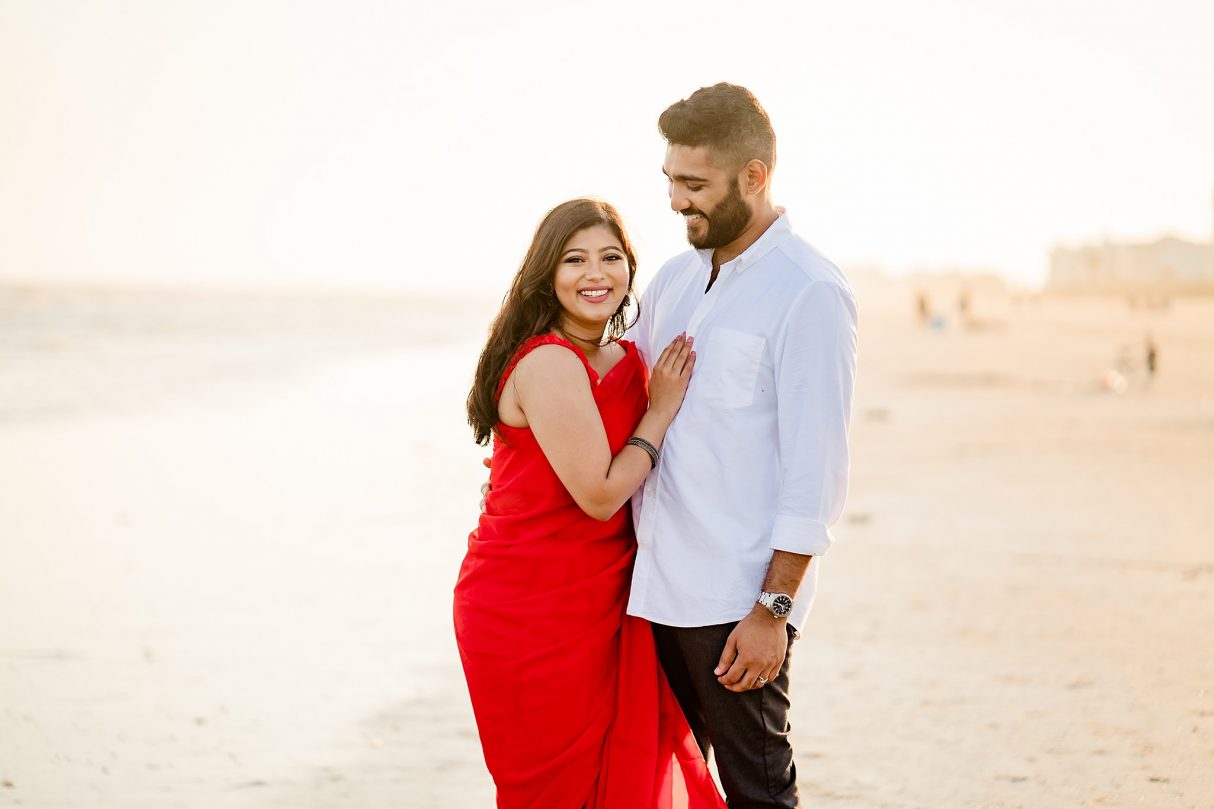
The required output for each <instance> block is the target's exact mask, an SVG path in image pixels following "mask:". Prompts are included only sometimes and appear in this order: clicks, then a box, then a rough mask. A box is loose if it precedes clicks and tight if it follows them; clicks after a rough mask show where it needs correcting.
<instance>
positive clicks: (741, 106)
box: [658, 82, 776, 171]
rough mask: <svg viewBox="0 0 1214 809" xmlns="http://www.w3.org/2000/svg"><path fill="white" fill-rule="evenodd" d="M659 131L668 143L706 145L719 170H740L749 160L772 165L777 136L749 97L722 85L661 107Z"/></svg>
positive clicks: (735, 87)
mask: <svg viewBox="0 0 1214 809" xmlns="http://www.w3.org/2000/svg"><path fill="white" fill-rule="evenodd" d="M658 130H659V131H660V132H661V133H662V137H664V138H665V139H666V142H667V143H670V144H678V145H680V146H707V147H708V148H709V149H710V150H711V151H712V152H713V153H714V155H715V160H714V162H715V163H717V164H718V166H720V167H721V168H725V169H728V170H730V171H740V170H741V168H742V166H744V165H746V163H747V162H749V161H751V160H762V161H763V163H764V164H766V166H767V168H768V169H769V170H772V169H775V167H776V133H775V132H774V131H773V130H772V128H771V119H770V118H768V117H767V112H766V111H765V110H764V109H763V105H761V104H760V103H759V99H757V98H755V96H754V93H752V92H750V91H749V90H747V89H746V88H745V87H742V86H740V85H737V84H728V83H726V82H721V83H719V84H714V85H713V86H711V87H701V88H700V89H699V90H696V91H695V92H694V93H692V94H691V95H690V96H689V97H687V98H685V99H683V100H682V101H676V102H675V103H673V104H671V105H670V106H669V107H667V108H666V111H665V112H663V113H662V115H661V117H660V118H658Z"/></svg>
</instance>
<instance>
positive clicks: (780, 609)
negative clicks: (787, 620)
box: [771, 595, 792, 618]
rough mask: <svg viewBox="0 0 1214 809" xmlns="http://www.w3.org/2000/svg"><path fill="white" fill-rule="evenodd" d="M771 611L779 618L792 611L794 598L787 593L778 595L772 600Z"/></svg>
mask: <svg viewBox="0 0 1214 809" xmlns="http://www.w3.org/2000/svg"><path fill="white" fill-rule="evenodd" d="M771 611H772V612H773V613H774V614H775V616H776V617H777V618H783V617H784V616H785V615H788V613H790V612H792V599H791V598H789V597H788V596H786V595H778V596H776V597H775V598H774V599H773V600H772V602H771Z"/></svg>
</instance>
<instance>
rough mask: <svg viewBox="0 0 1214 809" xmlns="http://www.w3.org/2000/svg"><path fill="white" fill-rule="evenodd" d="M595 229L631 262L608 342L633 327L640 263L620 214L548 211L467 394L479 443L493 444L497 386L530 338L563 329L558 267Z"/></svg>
mask: <svg viewBox="0 0 1214 809" xmlns="http://www.w3.org/2000/svg"><path fill="white" fill-rule="evenodd" d="M595 225H606V226H607V227H609V228H611V230H612V231H613V232H614V233H615V235H616V237H617V238H619V240H620V247H622V248H624V255H625V257H626V258H627V259H628V293H627V294H626V295H625V296H624V300H623V302H621V303H620V308H619V309H617V310H616V311H615V313H614V314H613V315H612V316H611V319H610V320H609V321H608V322H607V337H608V339H609V340H618V339H620V338H621V337H623V336H624V332H625V331H626V330H627V328H628V326H629V325H631V324H628V323H626V322H625V317H626V316H625V310H626V309H627V308H628V304H629V303H630V301H631V300H632V282H633V279H635V278H636V267H637V262H636V255H635V254H634V253H633V252H632V242H631V241H629V239H628V233H627V231H625V230H624V222H623V221H622V220H621V219H620V214H619V211H617V210H616V209H615V208H614V207H613V206H612V205H610V204H609V203H606V202H603V201H602V200H598V199H573V200H569V201H568V202H562V203H561V204H560V205H558V206H556V207H555V208H553V209H552V210H551V211H549V212H548V214H547V215H546V216H545V217H544V219H543V220H542V221H541V222H540V224H539V227H537V228H536V229H535V236H534V237H533V238H532V239H531V247H530V248H528V249H527V256H526V257H525V258H524V259H523V263H522V265H521V266H520V267H519V269H518V273H516V274H515V276H514V282H513V283H512V284H511V285H510V291H509V292H507V293H506V297H505V298H504V299H503V300H502V309H501V311H500V312H498V314H497V317H496V318H494V320H493V325H492V326H490V327H489V340H488V341H487V342H486V343H485V348H484V350H483V351H481V358H480V361H479V362H478V363H477V365H476V377H475V379H474V380H473V383H472V391H471V392H470V393H469V394H468V424H469V425H471V426H472V433H473V435H474V436H475V437H476V443H478V444H487V443H489V437H490V436H491V435H492V434H493V432H494V431H495V430H496V429H497V423H498V416H497V386H498V381H499V380H500V379H501V378H502V374H503V373H505V372H506V366H507V365H509V364H510V360H511V359H512V358H513V357H514V354H515V352H517V351H518V349H519V347H520V346H522V344H523V343H524V342H525V341H526V340H527V339H528V338H530V337H534V336H535V335H537V334H545V333H547V332H549V331H551V330H552V329H553V328H554V327H556V326H558V325H560V321H561V312H562V309H561V304H560V301H558V300H557V297H556V290H555V289H554V288H553V278H554V277H555V275H556V267H557V262H558V261H559V260H560V258H561V254H562V253H563V252H564V250H565V245H566V244H568V243H569V240H570V239H572V238H573V236H574V235H575V234H577V233H579V232H580V231H583V230H585V229H586V228H590V227H594V226H595Z"/></svg>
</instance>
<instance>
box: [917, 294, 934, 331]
mask: <svg viewBox="0 0 1214 809" xmlns="http://www.w3.org/2000/svg"><path fill="white" fill-rule="evenodd" d="M915 309H916V311H917V312H918V313H919V325H920V326H927V325H928V324H930V323H931V320H932V304H931V301H930V300H928V297H927V293H926V292H924V291H923V290H919V292H918V293H917V294H916V295H915Z"/></svg>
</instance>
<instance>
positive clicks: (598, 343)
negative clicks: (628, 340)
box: [556, 326, 612, 348]
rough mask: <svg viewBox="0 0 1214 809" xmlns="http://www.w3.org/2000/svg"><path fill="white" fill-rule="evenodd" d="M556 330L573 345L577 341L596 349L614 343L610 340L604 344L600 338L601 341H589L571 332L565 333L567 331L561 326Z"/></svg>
mask: <svg viewBox="0 0 1214 809" xmlns="http://www.w3.org/2000/svg"><path fill="white" fill-rule="evenodd" d="M556 330H557V331H559V332H560V333H561V336H562V337H564V338H565V339H566V340H568V341H569V342H571V343H572V342H573V341H574V340H576V341H578V342H579V343H585V344H586V345H588V346H594V347H595V348H603V347H604V346H605V345H609V344H610V343H611V342H612V341H610V340H609V341H607V343H604V342H603V341H602V338H601V337H600V338H599V339H597V340H590V339H587V338H585V337H578V336H577V335H576V334H570V333H569V332H567V331H565V330H564V329H563V328H561V327H560V326H557V327H556Z"/></svg>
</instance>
